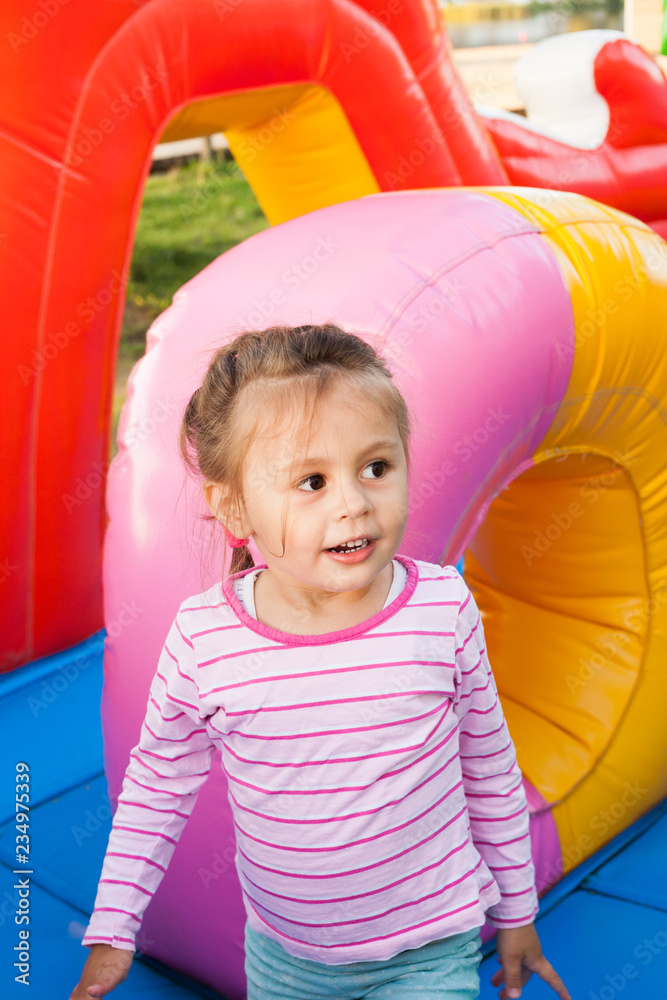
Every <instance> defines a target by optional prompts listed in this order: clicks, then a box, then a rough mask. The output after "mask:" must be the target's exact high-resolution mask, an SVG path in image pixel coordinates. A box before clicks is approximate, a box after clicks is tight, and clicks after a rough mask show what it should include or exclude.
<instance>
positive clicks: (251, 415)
mask: <svg viewBox="0 0 667 1000" xmlns="http://www.w3.org/2000/svg"><path fill="white" fill-rule="evenodd" d="M341 382H342V383H343V384H345V385H349V386H351V387H352V388H356V389H358V390H359V391H360V392H361V393H362V394H363V396H364V398H365V399H369V400H370V401H372V402H374V403H375V404H376V405H377V406H378V407H379V408H380V409H381V410H382V411H383V412H384V413H385V414H387V415H388V416H389V417H393V418H394V419H395V420H396V424H397V427H398V432H399V435H400V438H401V442H402V444H403V449H404V452H405V457H406V463H407V466H408V469H409V467H410V455H409V439H410V418H409V413H408V407H407V405H406V402H405V400H404V398H403V396H402V395H401V393H400V391H399V390H398V388H397V387H396V385H395V384H394V382H393V376H392V373H391V371H390V370H389V368H388V366H387V364H386V362H385V361H384V359H382V358H381V357H379V355H377V354H376V352H375V351H374V350H373V348H372V347H371V346H370V344H368V343H367V342H366V341H365V340H363V339H362V338H361V337H358V336H357V335H356V334H353V333H347V332H346V331H345V330H342V329H341V328H340V327H338V326H336V325H335V324H334V323H325V324H323V325H321V326H297V327H291V326H273V327H269V328H268V329H266V330H258V331H257V330H253V331H249V332H245V333H241V334H240V335H239V336H238V337H236V338H235V339H234V340H232V341H231V342H230V343H229V344H225V346H224V347H221V348H220V349H219V350H217V351H216V352H215V354H214V355H213V357H212V358H211V361H210V364H209V367H208V370H207V372H206V375H205V376H204V380H203V382H202V384H201V386H200V387H199V389H197V390H196V392H194V393H193V395H192V397H191V398H190V401H189V402H188V404H187V407H186V409H185V413H184V416H183V421H182V423H181V429H180V450H181V454H182V456H183V459H184V461H185V463H186V465H187V466H188V468H189V469H190V470H191V471H192V472H193V473H194V474H195V475H198V476H203V478H204V480H206V481H208V482H212V483H217V484H220V485H221V486H222V487H223V492H224V493H225V495H226V498H227V500H228V503H229V508H228V509H229V510H231V511H234V512H235V513H236V514H237V516H239V517H240V516H241V514H242V511H243V507H244V498H243V473H244V460H245V456H246V454H247V452H248V448H249V446H250V444H251V442H252V440H253V439H254V437H255V435H256V433H257V430H258V426H259V424H260V421H262V420H264V421H265V423H268V425H269V426H271V427H273V428H274V429H275V423H276V415H277V414H278V413H281V412H282V413H286V412H288V411H290V410H292V412H294V413H295V414H297V415H300V416H301V417H302V416H303V413H304V412H308V409H305V410H304V409H303V408H298V409H297V410H294V406H295V404H298V403H299V402H301V403H302V404H303V405H304V406H307V407H309V409H310V413H311V421H310V425H311V426H312V420H313V418H314V416H315V411H316V407H317V404H318V402H319V401H320V399H321V398H322V396H323V394H324V391H325V389H327V388H331V386H332V385H334V384H340V383H341ZM209 517H210V518H211V519H212V515H209ZM284 543H285V535H284V525H283V551H284ZM225 544H226V540H225ZM223 563H224V557H223ZM252 566H254V561H253V558H252V555H251V554H250V552H249V550H248V546H247V545H244V546H241V547H239V548H234V549H233V550H232V561H231V568H230V573H237V572H239V571H241V570H244V569H249V568H250V567H252Z"/></svg>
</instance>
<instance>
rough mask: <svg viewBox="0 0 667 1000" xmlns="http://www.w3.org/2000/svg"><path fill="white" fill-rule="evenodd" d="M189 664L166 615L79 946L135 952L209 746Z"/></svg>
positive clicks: (189, 653) (183, 640) (184, 642)
mask: <svg viewBox="0 0 667 1000" xmlns="http://www.w3.org/2000/svg"><path fill="white" fill-rule="evenodd" d="M196 676H197V665H196V662H195V658H194V649H193V647H192V643H191V642H190V640H189V638H188V637H187V635H185V634H184V633H183V632H182V631H181V629H180V626H179V621H178V616H177V618H176V620H175V621H174V623H173V625H172V626H171V629H170V631H169V634H168V635H167V639H166V641H165V644H164V646H163V648H162V652H161V654H160V658H159V661H158V666H157V670H156V672H155V676H154V678H153V681H152V683H151V687H150V691H149V696H148V704H147V708H146V717H145V719H144V722H143V724H142V727H141V733H140V738H139V742H138V743H137V745H136V746H135V747H133V749H132V750H131V752H130V761H129V764H128V767H127V770H126V772H125V777H124V779H123V785H122V789H121V792H120V795H119V797H118V806H117V808H116V812H115V814H114V818H113V825H112V829H111V833H110V835H109V842H108V845H107V851H106V855H105V858H104V863H103V866H102V873H101V876H100V881H99V885H98V888H97V896H96V898H95V907H94V911H93V913H92V916H91V918H90V922H89V924H88V926H87V928H86V932H85V934H84V936H83V938H82V941H81V943H82V945H84V946H89V945H92V944H95V943H98V942H100V943H103V944H110V945H112V946H113V947H114V948H123V949H125V950H128V951H135V950H136V935H137V932H138V930H139V927H140V925H141V921H142V917H143V913H144V910H145V909H146V907H147V906H148V904H149V902H150V900H151V898H152V896H153V894H154V892H155V891H156V889H157V887H158V885H159V884H160V882H161V880H162V878H163V876H164V874H165V872H166V870H167V866H168V864H169V861H170V859H171V856H172V854H173V852H174V849H175V847H176V844H177V843H178V840H179V838H180V836H181V833H182V831H183V828H184V826H185V824H186V822H187V819H188V817H189V816H190V814H191V812H192V810H193V809H194V806H195V802H196V800H197V795H198V793H199V789H200V788H201V786H202V784H203V783H204V781H205V779H206V777H207V775H208V773H209V771H210V768H211V762H212V757H213V754H214V751H215V745H214V744H213V742H212V740H211V739H210V737H209V736H208V734H207V730H206V727H205V721H206V719H205V716H203V715H201V714H200V707H201V706H200V703H199V689H198V684H197V681H196Z"/></svg>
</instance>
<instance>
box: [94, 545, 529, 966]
mask: <svg viewBox="0 0 667 1000" xmlns="http://www.w3.org/2000/svg"><path fill="white" fill-rule="evenodd" d="M396 560H398V562H399V563H401V564H402V565H403V566H404V567H405V571H406V573H405V574H404V575H405V576H407V579H406V582H405V584H404V586H403V588H402V590H401V591H400V593H398V595H397V596H396V597H395V598H394V599H393V600H390V601H389V603H387V604H386V605H385V607H384V608H383V609H382V610H381V611H379V612H378V613H377V614H375V615H373V616H372V617H371V618H369V619H367V620H366V621H363V622H361V623H359V624H357V625H354V626H353V627H351V628H347V629H343V630H340V631H337V632H330V633H327V634H325V635H306V636H301V635H296V634H294V633H287V632H280V631H278V630H276V629H273V628H270V627H268V626H266V625H264V624H262V623H261V622H259V621H258V620H257V619H256V618H254V617H252V616H251V615H250V614H248V612H247V610H246V609H245V608H244V606H243V604H242V603H241V601H240V600H239V598H238V596H237V594H236V593H235V590H234V584H235V583H236V582H237V581H238V579H240V578H241V577H243V576H245V574H247V573H251V572H256V571H257V568H254V569H252V570H245V571H243V572H242V573H240V574H235V575H234V576H233V577H228V578H227V579H226V581H225V583H224V586H223V585H222V584H221V583H218V584H216V585H214V586H213V587H211V588H210V589H209V590H207V591H206V592H205V593H204V594H200V595H197V596H196V597H192V598H189V599H188V600H186V601H184V602H183V604H182V605H181V607H180V609H179V611H178V614H177V615H176V619H175V621H174V623H173V625H172V627H171V629H170V631H169V634H168V636H167V639H166V642H165V645H164V648H163V650H162V653H161V656H160V660H159V663H158V669H157V671H156V674H155V677H154V679H153V681H152V684H151V688H150V694H149V700H148V706H147V712H146V718H145V720H144V723H143V725H142V729H141V734H140V739H139V742H138V744H137V745H136V746H135V747H134V748H133V750H132V752H131V755H130V762H129V765H128V768H127V771H126V774H125V778H124V782H123V787H122V790H121V793H120V796H119V800H118V807H117V810H116V813H115V815H114V820H113V828H112V831H111V834H110V838H109V844H108V848H107V853H106V856H105V860H104V865H103V868H102V874H101V879H100V883H99V886H98V891H97V897H96V900H95V909H94V912H93V914H92V916H91V919H90V922H89V924H88V927H87V929H86V933H85V935H84V937H83V941H82V943H83V944H84V945H90V944H93V943H95V942H104V943H107V944H111V945H113V946H114V947H116V948H125V949H130V950H134V949H135V936H136V933H137V931H138V929H139V926H140V923H141V920H142V915H143V912H144V910H145V909H146V906H147V905H148V904H149V902H150V899H151V896H152V894H153V893H154V892H155V890H156V889H157V887H158V885H159V883H160V880H161V879H162V877H163V875H164V872H165V870H166V868H167V865H168V863H169V860H170V858H171V855H172V853H173V851H174V848H175V845H176V843H177V842H178V839H179V837H180V834H181V832H182V829H183V827H184V825H185V823H186V821H187V818H188V816H189V815H190V813H191V812H192V809H193V808H194V804H195V800H196V796H197V793H198V790H199V788H200V787H201V785H202V784H203V782H204V780H205V779H206V776H207V774H208V772H209V770H210V767H211V762H212V758H213V755H214V752H215V749H216V748H219V749H220V751H221V757H222V764H223V767H224V769H225V772H226V775H227V780H228V787H229V793H228V794H229V799H230V804H231V808H232V813H233V817H234V822H235V829H236V841H237V853H236V868H237V873H238V877H239V880H240V884H241V889H242V893H243V899H244V904H245V908H246V914H247V919H248V921H249V923H250V926H251V927H253V929H255V930H257V931H259V932H260V933H262V934H265V935H267V936H268V937H270V938H272V939H273V940H275V941H278V942H279V943H280V944H281V945H282V946H283V947H284V948H285V950H286V951H287V952H288V953H290V954H292V955H295V956H299V957H301V958H306V959H310V960H312V961H315V962H324V963H327V964H331V965H336V964H343V963H348V962H356V961H384V960H387V959H389V958H391V957H393V956H394V955H395V954H397V953H398V952H400V951H403V950H404V949H407V948H419V947H421V946H422V945H424V944H426V943H428V942H429V941H433V940H436V939H439V938H443V937H447V936H449V935H451V934H457V933H460V932H462V931H465V930H468V929H471V928H474V927H480V926H481V925H482V924H483V923H484V919H485V917H487V918H488V919H489V921H490V922H491V923H492V924H493V925H495V926H496V927H519V926H521V925H523V924H528V923H531V922H532V920H533V919H534V917H535V915H536V913H537V910H538V901H537V891H536V887H535V871H534V867H533V861H532V857H531V844H530V832H529V817H528V807H527V802H526V796H525V792H524V788H523V784H522V776H521V771H520V769H519V766H518V763H517V759H516V753H515V748H514V744H513V743H512V740H511V737H510V734H509V731H508V728H507V724H506V722H505V718H504V715H503V712H502V708H501V704H500V701H499V698H498V692H497V689H496V684H495V680H494V677H493V674H492V671H491V667H490V665H489V660H488V657H487V653H486V649H485V641H484V629H483V625H482V621H481V618H480V615H479V611H478V608H477V606H476V604H475V600H474V598H473V596H472V594H471V592H470V591H469V589H468V587H467V585H466V584H465V582H464V580H463V578H462V577H461V576H460V574H459V573H458V572H457V570H456V568H455V567H454V566H444V567H442V566H439V565H437V564H435V563H429V562H426V561H423V560H419V559H412V558H410V557H409V556H406V555H404V554H397V556H396ZM389 596H390V598H391V594H390V595H389ZM165 816H169V819H168V821H167V822H166V823H165Z"/></svg>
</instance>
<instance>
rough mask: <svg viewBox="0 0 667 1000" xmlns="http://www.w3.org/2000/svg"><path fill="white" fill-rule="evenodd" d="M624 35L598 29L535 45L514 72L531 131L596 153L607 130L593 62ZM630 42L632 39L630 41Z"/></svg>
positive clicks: (607, 117)
mask: <svg viewBox="0 0 667 1000" xmlns="http://www.w3.org/2000/svg"><path fill="white" fill-rule="evenodd" d="M620 38H626V39H627V38H628V36H627V35H625V34H624V33H623V32H622V31H610V30H606V29H595V30H593V31H572V32H569V33H568V34H566V35H554V36H552V37H551V38H545V39H543V40H542V41H540V42H537V43H536V44H535V45H534V46H533V47H532V48H531V49H530V50H529V51H528V52H526V53H525V55H523V56H522V57H521V58H520V59H519V60H518V62H517V63H516V65H515V67H514V82H515V86H516V89H517V92H518V94H519V96H520V98H521V100H522V101H523V104H524V107H525V109H526V117H527V118H528V121H529V122H530V125H531V126H535V127H536V130H539V131H541V132H542V133H543V134H544V135H548V136H549V137H550V138H552V139H557V140H559V141H560V142H566V143H568V145H570V146H575V147H577V148H579V149H596V148H597V147H598V146H601V145H602V143H603V142H604V138H605V136H606V134H607V129H608V128H609V108H608V106H607V102H606V101H605V100H604V98H603V97H601V96H600V94H598V92H597V90H596V88H595V73H594V67H595V59H596V57H597V55H598V53H599V52H600V50H601V49H602V48H603V47H604V46H605V45H606V44H607V43H608V42H614V41H616V40H617V39H620ZM628 40H629V41H631V40H632V39H628Z"/></svg>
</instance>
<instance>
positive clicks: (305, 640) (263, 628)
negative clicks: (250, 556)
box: [222, 552, 419, 646]
mask: <svg viewBox="0 0 667 1000" xmlns="http://www.w3.org/2000/svg"><path fill="white" fill-rule="evenodd" d="M394 558H395V559H398V561H399V562H401V563H403V565H404V566H405V568H406V570H407V572H408V578H407V580H406V582H405V586H404V587H403V590H402V591H401V592H400V594H398V596H397V597H395V598H394V600H393V601H392V602H391V604H388V605H387V607H386V608H382V610H381V611H378V612H377V614H375V615H373V616H372V617H371V618H367V619H366V620H365V621H363V622H359V623H358V624H357V625H352V627H351V628H343V629H339V630H338V631H337V632H324V633H323V634H322V635H297V634H296V633H294V632H281V631H279V630H278V629H275V628H270V626H268V625H264V624H262V622H259V621H257V619H256V618H253V617H252V615H249V614H248V612H247V611H246V610H245V608H244V607H243V605H242V604H241V602H240V601H239V599H238V597H237V596H236V594H235V593H234V587H233V581H234V580H237V579H239V577H242V576H246V575H247V574H248V573H254V572H255V570H258V569H266V568H267V565H266V563H260V564H259V565H258V566H250V567H249V568H248V569H244V570H241V571H240V572H238V573H232V574H231V575H230V576H228V577H227V578H226V579H225V580H224V582H223V587H222V590H223V593H224V596H225V597H226V598H227V601H228V603H229V606H230V608H231V609H232V611H233V612H234V614H235V615H236V617H237V618H238V619H239V620H240V621H241V622H242V623H243V624H244V625H246V626H247V627H248V628H249V629H252V631H253V632H257V633H258V634H259V635H263V636H264V637H265V638H266V639H273V641H274V642H279V643H283V644H284V643H288V644H290V645H292V646H323V645H327V644H329V643H332V642H343V641H344V640H346V639H353V638H354V637H355V636H357V635H361V634H362V633H363V632H368V631H369V630H370V629H372V628H375V627H376V625H380V624H381V622H384V621H386V620H387V618H391V616H392V615H395V614H396V612H397V611H399V610H400V609H401V608H402V607H403V605H404V604H405V603H406V602H407V601H408V600H409V598H410V597H412V595H413V593H414V590H415V587H416V586H417V579H418V577H419V572H418V569H417V564H416V563H415V561H414V559H411V558H410V556H406V555H402V554H400V553H398V552H397V553H396V555H395V556H394Z"/></svg>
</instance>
